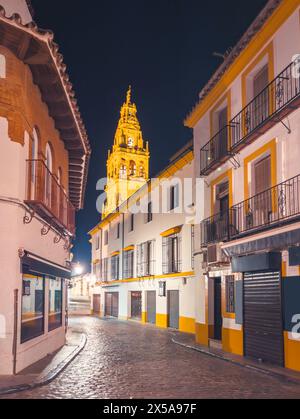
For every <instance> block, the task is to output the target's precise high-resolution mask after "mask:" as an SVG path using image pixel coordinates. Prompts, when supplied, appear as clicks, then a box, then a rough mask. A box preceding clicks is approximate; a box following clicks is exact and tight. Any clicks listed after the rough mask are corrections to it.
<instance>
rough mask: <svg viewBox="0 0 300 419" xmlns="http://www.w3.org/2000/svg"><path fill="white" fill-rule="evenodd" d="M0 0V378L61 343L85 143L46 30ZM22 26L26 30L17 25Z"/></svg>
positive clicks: (23, 5)
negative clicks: (1, 285) (0, 11)
mask: <svg viewBox="0 0 300 419" xmlns="http://www.w3.org/2000/svg"><path fill="white" fill-rule="evenodd" d="M28 4H29V2H26V1H25V0H18V1H17V0H14V1H12V0H9V1H8V0H1V1H0V5H1V8H2V9H4V10H2V13H1V15H0V26H1V31H0V32H1V34H0V132H1V142H0V150H1V153H0V179H1V180H0V219H1V221H0V250H1V251H0V263H1V274H0V277H1V282H2V284H3V287H2V290H1V293H0V359H1V362H0V374H4V375H9V374H13V373H17V372H19V371H21V370H23V369H24V368H26V367H27V366H29V365H30V364H33V363H34V362H36V361H38V360H40V359H41V358H43V357H45V356H46V355H47V354H49V353H51V352H53V351H55V350H57V349H58V348H59V347H61V346H62V345H64V343H65V326H66V309H67V305H66V300H67V289H66V279H69V278H70V274H71V272H70V249H71V244H72V238H73V237H74V234H75V211H76V210H79V209H81V208H82V206H83V200H84V191H85V183H86V176H87V168H88V162H89V155H90V147H89V143H88V139H87V136H86V132H85V129H84V126H83V123H82V121H81V118H80V114H79V110H78V107H77V105H76V100H75V99H74V92H73V91H72V86H71V84H70V82H69V81H68V75H67V74H66V72H65V65H64V64H63V59H62V56H61V55H60V54H59V52H58V47H57V45H56V44H55V43H54V42H53V34H51V33H48V32H45V31H42V30H40V29H38V27H37V26H36V24H35V23H34V22H32V18H31V15H30V9H29V8H28ZM25 25H26V26H25Z"/></svg>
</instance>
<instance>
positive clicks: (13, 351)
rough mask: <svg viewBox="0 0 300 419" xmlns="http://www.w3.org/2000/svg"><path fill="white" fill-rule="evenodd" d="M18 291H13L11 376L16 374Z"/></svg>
mask: <svg viewBox="0 0 300 419" xmlns="http://www.w3.org/2000/svg"><path fill="white" fill-rule="evenodd" d="M18 298H19V290H17V289H16V290H14V334H13V347H12V354H13V375H16V374H17V348H18V310H19V304H18Z"/></svg>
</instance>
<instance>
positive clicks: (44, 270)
mask: <svg viewBox="0 0 300 419" xmlns="http://www.w3.org/2000/svg"><path fill="white" fill-rule="evenodd" d="M21 268H22V273H24V274H28V273H37V274H41V275H49V276H54V277H59V278H64V279H71V269H68V268H66V267H64V266H61V265H58V264H56V263H54V262H51V261H48V260H46V259H43V258H41V257H39V256H36V255H34V254H32V253H29V252H25V255H24V257H22V258H21Z"/></svg>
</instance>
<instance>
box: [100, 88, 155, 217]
mask: <svg viewBox="0 0 300 419" xmlns="http://www.w3.org/2000/svg"><path fill="white" fill-rule="evenodd" d="M149 159H150V153H149V144H148V142H145V141H144V140H143V134H142V131H141V127H140V124H139V121H138V119H137V108H136V105H135V104H134V103H132V102H131V86H130V87H129V90H128V92H127V96H126V102H125V103H124V104H123V106H122V108H121V115H120V120H119V123H118V127H117V131H116V134H115V139H114V145H113V149H112V151H109V154H108V160H107V186H106V189H105V191H106V196H107V198H106V203H105V205H104V209H103V214H102V217H103V218H105V217H106V216H107V215H108V214H110V213H111V212H113V211H114V210H115V209H116V208H118V207H119V206H120V205H121V204H122V203H123V202H124V201H126V200H127V199H128V198H129V197H130V196H131V195H132V194H134V193H135V192H136V191H137V190H138V189H140V188H141V187H142V186H143V185H144V184H145V183H146V182H147V181H148V179H149Z"/></svg>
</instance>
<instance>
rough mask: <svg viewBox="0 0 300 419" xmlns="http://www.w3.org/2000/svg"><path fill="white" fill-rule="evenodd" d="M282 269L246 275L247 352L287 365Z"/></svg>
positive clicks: (258, 357)
mask: <svg viewBox="0 0 300 419" xmlns="http://www.w3.org/2000/svg"><path fill="white" fill-rule="evenodd" d="M281 304H282V303H281V276H280V272H255V273H245V274H244V346H245V355H246V356H248V357H251V358H256V359H260V360H262V361H264V362H269V363H272V364H276V365H280V366H283V365H284V343H283V321H282V307H281Z"/></svg>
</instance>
